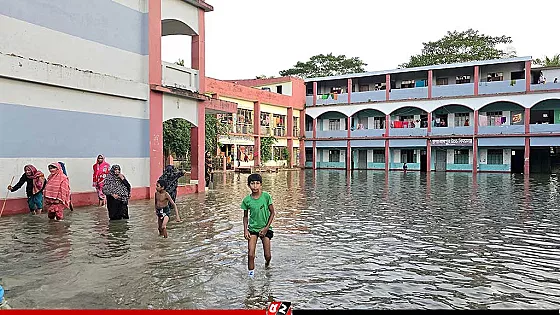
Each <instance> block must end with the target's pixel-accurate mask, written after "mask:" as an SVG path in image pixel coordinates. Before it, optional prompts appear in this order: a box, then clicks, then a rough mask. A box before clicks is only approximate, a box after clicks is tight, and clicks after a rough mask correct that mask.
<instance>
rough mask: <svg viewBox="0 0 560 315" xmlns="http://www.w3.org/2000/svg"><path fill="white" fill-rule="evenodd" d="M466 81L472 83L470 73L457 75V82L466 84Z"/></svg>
mask: <svg viewBox="0 0 560 315" xmlns="http://www.w3.org/2000/svg"><path fill="white" fill-rule="evenodd" d="M465 83H471V76H470V75H459V76H457V77H455V84H465Z"/></svg>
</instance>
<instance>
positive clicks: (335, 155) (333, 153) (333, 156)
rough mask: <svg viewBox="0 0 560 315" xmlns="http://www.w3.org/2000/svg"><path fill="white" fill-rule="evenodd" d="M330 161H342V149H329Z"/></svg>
mask: <svg viewBox="0 0 560 315" xmlns="http://www.w3.org/2000/svg"><path fill="white" fill-rule="evenodd" d="M329 162H340V150H329Z"/></svg>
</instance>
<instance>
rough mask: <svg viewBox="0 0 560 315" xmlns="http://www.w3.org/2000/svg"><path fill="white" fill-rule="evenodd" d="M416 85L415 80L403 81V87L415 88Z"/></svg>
mask: <svg viewBox="0 0 560 315" xmlns="http://www.w3.org/2000/svg"><path fill="white" fill-rule="evenodd" d="M415 86H416V83H415V82H414V80H403V81H402V82H401V89H409V88H413V87H415Z"/></svg>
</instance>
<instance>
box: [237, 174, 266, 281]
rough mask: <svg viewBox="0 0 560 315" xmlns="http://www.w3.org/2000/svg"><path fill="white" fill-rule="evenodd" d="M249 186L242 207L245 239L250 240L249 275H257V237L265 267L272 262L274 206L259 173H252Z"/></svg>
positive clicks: (248, 180)
mask: <svg viewBox="0 0 560 315" xmlns="http://www.w3.org/2000/svg"><path fill="white" fill-rule="evenodd" d="M247 186H249V188H250V189H251V194H250V195H247V197H245V198H243V201H242V202H241V209H243V210H244V214H243V231H244V235H245V239H246V240H247V241H248V243H249V245H248V259H247V267H248V268H249V277H253V276H254V275H255V248H256V247H257V238H259V237H260V239H261V241H262V244H263V250H264V259H265V260H266V263H265V267H268V265H269V264H270V259H272V255H271V253H270V240H271V239H272V237H273V236H274V233H273V232H272V227H271V226H270V225H271V224H272V220H274V206H273V205H272V197H271V196H270V194H269V193H267V192H266V191H262V177H261V175H259V174H251V175H249V178H248V179H247Z"/></svg>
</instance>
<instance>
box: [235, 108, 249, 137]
mask: <svg viewBox="0 0 560 315" xmlns="http://www.w3.org/2000/svg"><path fill="white" fill-rule="evenodd" d="M236 125H237V126H236V128H237V130H236V131H237V133H243V134H252V133H253V111H252V110H249V109H243V108H238V109H237V124H236Z"/></svg>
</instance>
